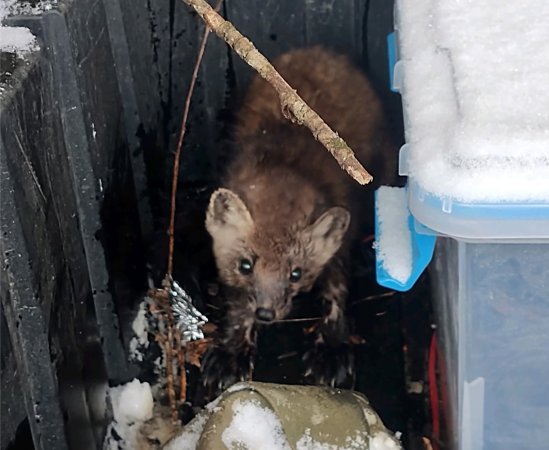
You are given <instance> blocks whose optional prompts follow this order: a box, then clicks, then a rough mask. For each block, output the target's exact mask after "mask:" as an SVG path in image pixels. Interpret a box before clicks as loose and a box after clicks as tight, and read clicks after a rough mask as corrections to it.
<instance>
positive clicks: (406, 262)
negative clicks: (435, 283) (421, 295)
mask: <svg viewBox="0 0 549 450" xmlns="http://www.w3.org/2000/svg"><path fill="white" fill-rule="evenodd" d="M376 216H377V222H378V224H379V229H378V233H377V235H378V238H377V242H376V244H375V245H376V252H377V259H378V260H379V261H381V264H382V266H383V269H384V270H385V271H386V272H387V274H388V275H390V276H391V277H392V278H394V279H395V280H397V281H399V282H400V283H405V282H406V281H407V280H408V278H410V276H411V274H412V238H411V233H410V229H409V227H408V218H409V213H408V205H407V202H406V191H405V190H404V189H402V188H396V187H388V186H382V187H380V188H379V189H378V190H377V199H376Z"/></svg>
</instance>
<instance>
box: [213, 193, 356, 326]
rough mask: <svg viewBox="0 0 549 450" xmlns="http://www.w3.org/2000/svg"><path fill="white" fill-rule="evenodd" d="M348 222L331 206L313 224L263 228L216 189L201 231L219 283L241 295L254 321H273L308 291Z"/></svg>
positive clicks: (344, 213)
mask: <svg viewBox="0 0 549 450" xmlns="http://www.w3.org/2000/svg"><path fill="white" fill-rule="evenodd" d="M256 219H257V218H256ZM349 221H350V213H349V212H348V211H347V210H346V209H344V208H341V207H332V208H330V209H328V210H326V211H325V212H324V213H322V214H321V215H320V216H319V217H318V218H317V219H316V220H313V221H311V222H312V223H307V224H304V225H296V224H293V225H287V226H286V225H280V224H278V226H265V225H263V226H262V225H261V221H260V220H255V221H254V218H253V217H252V215H251V214H250V212H249V210H248V208H247V207H246V205H245V204H244V202H243V201H242V199H241V198H240V197H239V196H238V195H237V194H236V193H234V192H233V191H231V190H228V189H218V190H217V191H215V192H214V193H213V194H212V197H211V198H210V204H209V207H208V211H207V215H206V228H207V229H208V232H209V233H210V235H211V236H212V238H213V252H214V256H215V259H216V263H217V267H218V270H219V276H220V278H221V281H222V282H223V283H225V284H226V285H228V286H230V287H232V288H236V289H238V290H240V291H241V292H242V293H243V294H244V295H243V296H241V297H244V298H246V299H247V300H248V301H249V302H250V304H251V305H252V308H253V309H255V318H256V320H258V321H260V322H272V321H274V320H279V319H281V318H283V317H285V316H286V315H287V314H288V313H289V312H290V309H291V306H292V299H293V298H294V297H295V296H296V294H297V293H299V292H308V291H310V290H311V288H312V287H313V285H314V283H315V281H316V279H317V278H318V276H319V275H320V273H321V272H322V270H323V269H324V267H325V266H326V264H327V263H328V261H329V260H330V259H331V258H332V257H333V256H334V254H335V253H336V252H337V251H338V249H339V248H340V246H341V244H342V241H343V237H344V235H345V232H346V231H347V228H348V226H349ZM270 225H273V224H270Z"/></svg>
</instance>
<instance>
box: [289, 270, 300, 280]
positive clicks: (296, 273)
mask: <svg viewBox="0 0 549 450" xmlns="http://www.w3.org/2000/svg"><path fill="white" fill-rule="evenodd" d="M299 280H301V268H299V267H296V268H295V269H293V270H292V271H291V272H290V281H291V282H292V283H296V282H297V281H299Z"/></svg>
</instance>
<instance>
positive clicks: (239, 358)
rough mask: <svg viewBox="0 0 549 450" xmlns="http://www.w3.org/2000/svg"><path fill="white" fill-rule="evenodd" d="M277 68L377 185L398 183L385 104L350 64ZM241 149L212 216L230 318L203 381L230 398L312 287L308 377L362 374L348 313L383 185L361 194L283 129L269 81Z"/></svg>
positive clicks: (299, 58)
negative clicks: (317, 316) (268, 330)
mask: <svg viewBox="0 0 549 450" xmlns="http://www.w3.org/2000/svg"><path fill="white" fill-rule="evenodd" d="M273 65H274V66H275V68H276V69H277V70H278V71H279V72H280V74H281V75H282V76H283V77H284V78H285V79H286V80H287V81H288V83H289V84H290V85H291V86H292V87H293V88H295V89H296V90H297V92H298V94H299V95H300V96H301V97H302V98H303V99H304V100H305V101H306V102H307V103H308V104H309V105H310V106H311V108H313V109H314V110H315V111H316V112H317V113H318V114H319V115H320V116H321V117H322V118H323V119H324V120H325V121H326V123H327V124H328V125H330V126H331V127H332V129H334V130H335V131H337V132H338V133H339V135H340V136H341V137H343V139H345V140H346V142H347V143H348V144H349V146H350V147H351V148H352V149H353V150H354V151H355V153H356V156H357V158H358V159H359V160H360V161H361V163H362V164H363V165H364V166H365V167H366V168H367V169H369V170H370V171H372V172H373V175H374V178H375V185H379V184H385V183H387V182H390V181H391V180H392V178H393V175H394V172H395V164H394V155H395V152H394V148H393V145H392V144H391V142H390V139H389V137H388V135H387V130H386V127H385V123H384V117H383V111H382V106H381V103H380V101H379V100H378V98H377V97H376V95H375V93H374V90H373V88H372V86H371V85H370V83H369V82H368V80H367V79H366V77H365V76H364V75H363V74H362V73H361V72H360V71H359V70H358V69H357V68H355V67H354V66H353V65H352V64H351V62H350V60H349V59H348V58H346V57H345V56H341V55H337V54H334V53H332V52H331V51H328V50H325V49H323V48H320V47H313V48H309V49H299V50H294V51H290V52H288V53H285V54H283V55H281V56H279V57H278V58H277V59H275V60H274V62H273ZM234 141H235V145H236V151H235V155H234V158H233V160H232V161H231V162H230V163H229V165H228V167H227V169H226V173H225V177H224V179H223V184H222V185H223V187H222V188H220V189H218V190H217V191H215V192H214V193H213V194H212V196H211V198H210V202H209V207H208V210H207V214H206V228H207V230H208V232H209V233H210V235H211V237H212V241H213V253H214V256H215V261H216V264H217V268H218V271H219V277H220V281H221V283H222V285H223V286H224V288H225V289H226V292H227V303H228V304H227V310H228V311H227V315H226V317H225V323H224V324H223V327H222V337H221V339H220V342H219V345H218V347H217V348H214V349H213V350H212V351H210V353H209V354H208V355H207V356H206V358H205V361H204V364H203V371H204V382H205V383H206V384H217V385H218V386H220V387H225V386H227V385H229V384H231V383H232V382H234V381H237V380H238V379H243V378H246V377H247V376H248V375H249V373H250V371H251V368H252V367H253V356H254V348H255V340H256V329H257V325H258V324H268V323H272V322H276V321H277V320H280V319H283V318H284V317H286V316H287V315H288V313H289V312H290V310H291V308H292V299H293V298H294V297H295V296H296V295H297V294H298V293H300V292H309V291H311V289H313V287H314V288H315V292H318V297H319V300H320V301H322V302H323V305H324V307H323V311H324V318H323V320H322V321H321V323H320V325H319V326H318V328H317V331H316V333H318V334H317V336H316V339H315V343H316V344H315V347H314V348H313V349H311V350H310V351H309V352H308V353H307V354H306V355H305V363H306V367H307V373H308V375H312V376H313V377H314V380H315V381H316V382H320V383H327V384H332V385H340V384H342V383H344V380H345V379H347V377H348V376H349V375H351V374H352V370H353V361H352V353H351V352H350V348H349V345H348V337H349V330H348V326H347V322H346V319H345V314H344V311H345V301H346V297H347V293H348V288H347V267H348V264H349V251H350V247H351V245H352V243H353V242H354V241H355V240H356V238H357V232H358V230H359V229H360V227H361V226H362V224H363V223H364V222H365V221H366V222H369V221H371V220H372V217H373V186H372V185H370V186H367V187H361V186H359V185H358V184H357V183H356V182H355V181H354V180H352V179H351V178H350V177H349V175H348V174H347V173H345V172H344V171H343V170H342V169H341V168H340V167H339V165H338V163H337V162H336V161H335V160H334V158H333V157H332V156H331V155H330V154H329V153H328V152H327V151H326V149H325V148H324V147H323V146H322V145H321V144H319V143H318V142H317V141H315V139H314V137H313V136H312V134H311V132H310V131H309V130H308V129H306V128H305V127H302V126H298V125H295V124H292V123H291V122H290V121H288V120H287V119H285V118H284V117H283V115H282V111H281V108H280V104H279V100H278V97H277V94H276V92H275V91H274V89H273V88H272V87H271V86H270V85H269V84H268V83H267V82H265V81H264V80H263V79H261V78H260V77H259V76H257V77H256V78H255V79H253V81H252V82H251V85H250V87H249V89H248V91H247V94H246V95H245V97H244V102H243V105H242V106H241V108H240V110H239V111H238V113H237V117H236V125H235V130H234ZM334 358H335V359H336V361H334V360H333V359H334Z"/></svg>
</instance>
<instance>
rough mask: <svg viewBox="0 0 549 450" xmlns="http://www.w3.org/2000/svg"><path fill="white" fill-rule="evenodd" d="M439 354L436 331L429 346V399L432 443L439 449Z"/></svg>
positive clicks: (434, 449)
mask: <svg viewBox="0 0 549 450" xmlns="http://www.w3.org/2000/svg"><path fill="white" fill-rule="evenodd" d="M437 356H438V346H437V338H436V333H435V332H433V335H432V336H431V345H430V346H429V363H428V364H429V367H428V378H429V400H430V403H431V418H432V425H433V436H432V437H433V439H432V441H431V444H432V446H433V450H439V445H438V443H439V442H440V403H439V397H438V385H437V359H438V358H437Z"/></svg>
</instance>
